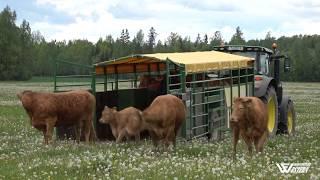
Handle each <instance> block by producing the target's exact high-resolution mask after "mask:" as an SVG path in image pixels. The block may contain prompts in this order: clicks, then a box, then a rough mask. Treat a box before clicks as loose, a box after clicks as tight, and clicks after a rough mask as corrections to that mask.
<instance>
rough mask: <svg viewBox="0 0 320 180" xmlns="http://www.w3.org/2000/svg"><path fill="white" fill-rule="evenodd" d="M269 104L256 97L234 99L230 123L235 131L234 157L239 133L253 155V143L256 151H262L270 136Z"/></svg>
mask: <svg viewBox="0 0 320 180" xmlns="http://www.w3.org/2000/svg"><path fill="white" fill-rule="evenodd" d="M267 123H268V112H267V106H266V104H264V103H263V102H262V101H261V100H260V99H259V98H256V97H238V98H236V99H235V100H234V105H233V107H232V115H231V119H230V125H231V128H232V131H233V158H234V159H235V158H236V146H237V143H238V140H239V135H241V137H242V139H243V140H244V141H245V143H246V144H247V146H248V150H249V153H250V155H252V143H254V145H255V148H256V151H257V152H262V151H263V145H264V143H265V142H266V139H267V137H268V130H267Z"/></svg>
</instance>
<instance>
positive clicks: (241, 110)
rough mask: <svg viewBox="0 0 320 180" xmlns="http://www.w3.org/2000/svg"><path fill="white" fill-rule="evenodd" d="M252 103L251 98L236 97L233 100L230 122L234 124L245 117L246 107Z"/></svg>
mask: <svg viewBox="0 0 320 180" xmlns="http://www.w3.org/2000/svg"><path fill="white" fill-rule="evenodd" d="M251 105H252V99H250V98H248V97H238V98H235V99H234V101H233V106H232V114H231V118H230V124H231V125H232V124H236V123H238V122H240V121H241V120H242V119H245V118H246V117H247V113H248V109H249V108H250V107H251Z"/></svg>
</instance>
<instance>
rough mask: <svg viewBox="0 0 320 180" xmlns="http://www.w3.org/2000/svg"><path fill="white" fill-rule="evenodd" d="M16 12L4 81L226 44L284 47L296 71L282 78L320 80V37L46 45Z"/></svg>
mask: <svg viewBox="0 0 320 180" xmlns="http://www.w3.org/2000/svg"><path fill="white" fill-rule="evenodd" d="M16 17H17V15H16V12H15V11H13V10H11V9H10V8H9V7H6V8H5V9H3V11H2V12H1V13H0V80H27V79H30V78H31V77H32V76H52V75H53V73H54V64H55V63H54V62H55V61H56V60H64V61H69V62H74V63H79V64H86V65H91V64H93V63H97V62H101V61H106V60H109V59H114V58H118V57H123V56H128V55H131V54H146V53H161V52H190V51H208V50H212V49H213V47H214V46H219V45H221V44H232V45H255V46H264V47H268V48H270V47H271V44H272V43H273V42H276V43H277V44H278V47H279V49H281V51H282V53H284V54H286V55H288V56H289V57H290V58H291V66H292V71H291V72H290V73H288V74H281V75H282V77H281V78H282V79H283V80H287V81H320V71H319V69H320V63H319V59H320V36H319V35H295V36H292V37H285V36H282V37H280V38H275V37H272V35H271V33H270V32H269V33H267V35H266V37H265V38H264V39H255V40H248V41H246V40H245V39H244V37H243V32H242V31H241V29H240V27H237V28H236V31H235V33H234V34H233V36H232V38H231V40H230V41H229V42H226V41H225V40H224V39H223V36H222V34H221V32H220V31H216V32H215V33H214V34H212V35H211V36H209V35H208V34H204V35H200V34H198V36H197V37H196V39H195V40H191V38H190V36H186V37H182V36H181V35H179V34H178V33H175V32H171V33H170V35H169V36H168V37H167V38H166V39H165V40H164V41H161V40H158V41H156V39H157V35H158V34H157V32H156V29H155V28H153V27H151V28H150V30H149V31H148V32H147V33H144V32H143V31H142V30H139V31H138V32H137V33H136V34H135V35H133V37H132V38H131V35H130V33H129V30H128V29H123V30H121V35H120V37H116V38H115V37H112V36H111V35H107V36H106V37H104V38H100V39H99V40H98V41H97V42H96V43H92V42H90V41H88V40H85V39H77V40H70V41H56V40H52V41H46V40H45V38H44V37H43V36H42V35H41V33H40V32H39V31H35V32H33V31H32V30H31V28H30V25H29V23H28V22H27V21H26V20H23V21H22V24H21V25H20V26H17V25H16ZM60 71H61V73H62V74H75V73H76V74H81V73H87V70H85V69H82V70H81V69H80V70H79V69H75V68H68V67H60Z"/></svg>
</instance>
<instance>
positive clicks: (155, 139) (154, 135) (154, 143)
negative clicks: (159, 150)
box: [149, 131, 159, 147]
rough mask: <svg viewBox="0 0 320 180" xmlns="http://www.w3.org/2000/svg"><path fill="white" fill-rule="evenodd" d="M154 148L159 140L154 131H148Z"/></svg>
mask: <svg viewBox="0 0 320 180" xmlns="http://www.w3.org/2000/svg"><path fill="white" fill-rule="evenodd" d="M149 134H150V136H151V139H152V142H153V145H154V147H157V146H158V142H159V138H158V136H157V135H156V133H155V132H154V131H149Z"/></svg>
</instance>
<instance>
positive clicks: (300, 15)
mask: <svg viewBox="0 0 320 180" xmlns="http://www.w3.org/2000/svg"><path fill="white" fill-rule="evenodd" d="M36 2H37V4H38V6H39V7H40V8H41V7H43V6H49V7H51V8H54V9H55V10H56V11H58V12H61V13H62V14H66V15H68V16H71V17H73V18H74V19H75V21H74V22H71V23H69V24H64V25H60V24H49V23H48V22H45V21H44V22H31V25H32V28H33V29H36V30H40V31H41V32H42V33H43V34H44V35H45V37H46V38H47V39H57V40H64V39H66V40H69V39H78V38H80V39H88V40H90V41H93V42H95V41H97V40H98V38H99V37H105V36H106V35H108V34H112V35H113V36H114V37H118V36H119V34H120V32H121V29H124V28H127V29H129V32H130V33H131V34H130V35H131V37H133V36H134V35H135V33H136V32H137V31H138V30H139V29H142V30H143V31H144V33H145V35H147V34H148V30H149V29H150V27H151V26H153V27H155V29H156V31H157V33H158V34H159V36H158V39H161V40H164V39H165V38H166V37H167V36H168V35H169V34H170V32H178V33H179V34H180V35H182V36H187V35H189V36H190V37H191V39H192V40H194V39H195V37H196V36H197V34H198V33H200V34H201V35H202V36H203V35H204V34H205V33H208V35H209V36H212V35H213V34H214V32H215V31H217V30H219V31H221V32H222V35H223V38H224V39H225V40H226V41H228V40H230V38H231V36H232V35H233V34H234V32H235V28H236V27H237V26H240V27H241V29H242V30H243V32H244V36H245V38H246V39H247V40H248V39H256V38H264V37H265V35H266V33H267V32H268V31H271V33H272V35H273V36H276V37H279V36H282V35H285V36H290V35H294V34H319V33H320V3H319V2H318V1H314V0H308V1H297V0H291V1H290V0H285V1H278V0H269V1H254V0H249V1H238V0H226V1H223V2H217V1H210V0H203V1H197V0H189V1H187V0H176V1H171V0H164V1H156V0H137V1H120V0H113V1H111V0H108V1H103V0H81V1H80V0H55V1H51V0H37V1H36Z"/></svg>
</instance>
